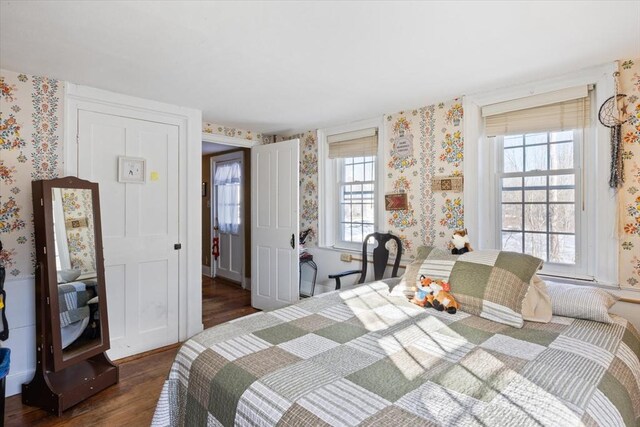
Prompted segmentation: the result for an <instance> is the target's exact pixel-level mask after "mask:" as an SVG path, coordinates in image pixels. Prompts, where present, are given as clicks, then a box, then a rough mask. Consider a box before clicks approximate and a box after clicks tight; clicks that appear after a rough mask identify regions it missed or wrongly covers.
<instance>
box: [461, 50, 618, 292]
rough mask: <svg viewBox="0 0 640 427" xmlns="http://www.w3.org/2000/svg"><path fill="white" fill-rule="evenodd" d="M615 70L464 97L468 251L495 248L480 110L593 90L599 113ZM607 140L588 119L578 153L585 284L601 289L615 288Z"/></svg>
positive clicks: (489, 155) (492, 189)
mask: <svg viewBox="0 0 640 427" xmlns="http://www.w3.org/2000/svg"><path fill="white" fill-rule="evenodd" d="M617 69H618V65H617V63H615V62H613V63H608V64H605V65H601V66H597V67H592V68H588V69H584V70H581V71H578V72H575V73H571V74H567V75H563V76H560V77H557V78H554V79H548V80H545V81H540V82H535V83H529V84H525V85H520V86H514V87H510V88H507V89H502V90H496V91H492V92H486V93H481V94H476V95H467V96H464V98H463V107H464V112H465V119H464V124H463V126H464V135H465V149H464V157H465V161H464V166H463V168H464V175H465V180H464V195H465V227H466V228H467V230H468V231H469V235H470V238H471V243H472V246H474V247H477V248H479V249H494V248H497V247H498V245H497V242H496V233H495V232H494V230H495V218H496V205H495V204H494V203H493V200H495V198H496V186H495V185H494V183H493V182H492V181H491V175H492V174H490V173H483V171H492V170H494V169H493V168H494V164H493V162H494V161H495V158H494V156H495V151H494V150H490V149H488V148H489V147H486V141H485V137H484V134H483V133H484V132H483V127H484V126H483V120H482V114H481V109H482V107H484V106H486V105H490V104H494V103H497V102H503V101H508V100H513V99H517V98H522V97H526V96H532V95H537V94H541V93H546V92H550V91H554V90H561V89H564V88H568V87H572V86H578V85H588V84H594V85H595V95H594V102H593V104H594V105H592V111H596V112H597V108H598V107H599V106H600V105H602V103H603V102H604V101H605V100H606V99H607V98H608V97H610V96H611V95H612V94H613V91H614V83H613V73H614V72H615V71H617ZM594 119H595V120H594ZM609 140H610V136H609V129H607V128H605V127H604V126H601V125H600V124H599V123H598V121H597V118H592V121H591V125H590V127H589V128H587V129H585V134H584V137H583V153H582V154H583V155H584V156H585V158H584V169H585V171H588V173H584V174H583V182H582V185H583V188H584V190H583V194H584V198H585V200H584V203H585V205H586V209H587V211H588V212H590V213H591V214H590V218H589V221H590V222H589V223H587V221H586V220H585V221H583V223H582V228H583V229H585V228H586V230H587V231H586V234H585V235H584V239H585V240H586V241H585V245H586V247H588V248H589V251H588V253H587V254H586V264H587V276H588V277H587V278H586V279H587V280H588V281H591V282H595V283H597V284H599V285H605V286H616V287H617V286H618V240H617V231H616V230H617V219H616V211H617V209H616V206H617V196H616V193H615V192H614V191H613V190H611V189H609V186H608V176H609V158H610V153H609V150H610V142H609ZM481 147H482V149H481ZM559 280H560V279H559ZM583 282H584V281H583Z"/></svg>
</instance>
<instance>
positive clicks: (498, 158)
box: [485, 130, 590, 280]
mask: <svg viewBox="0 0 640 427" xmlns="http://www.w3.org/2000/svg"><path fill="white" fill-rule="evenodd" d="M584 133H585V132H583V131H582V130H578V131H576V132H575V134H574V157H573V158H574V167H573V168H571V170H572V171H574V172H575V174H576V181H575V202H574V206H575V209H576V218H575V221H576V222H575V225H576V233H575V239H576V249H577V253H576V263H575V265H566V264H556V263H551V262H545V263H544V266H543V270H542V271H541V273H540V274H548V275H551V276H556V277H568V276H571V277H572V278H574V279H575V278H581V279H582V280H588V279H590V277H589V276H588V275H587V274H586V271H587V264H586V259H585V256H584V254H586V253H588V247H587V245H586V239H585V238H584V236H586V235H587V228H586V223H587V220H588V218H587V211H586V209H582V206H583V204H582V200H583V197H584V193H583V189H584V185H583V180H584V173H583V170H582V164H583V162H582V158H583V157H582V151H583V143H584ZM503 140H504V138H503V137H502V136H500V137H494V138H487V139H486V140H485V143H487V144H491V150H493V152H494V153H495V154H494V156H493V159H495V160H494V161H495V163H494V166H493V167H492V169H490V170H491V172H490V173H491V174H492V175H493V180H492V182H493V185H494V194H495V195H496V197H495V198H494V199H493V202H494V205H495V212H496V215H495V221H494V233H495V242H496V248H497V247H498V245H499V244H500V240H501V236H502V232H501V225H502V218H501V214H502V211H501V209H502V199H501V197H500V194H499V193H500V179H501V178H502V177H504V176H505V175H506V176H509V173H506V174H505V173H503V172H500V171H501V170H502V169H503V167H504V164H503V161H504V158H503V156H502V152H503V151H502V150H503V149H504V146H503V145H502V144H503V142H502V141H503ZM563 171H565V172H566V171H567V170H552V169H550V170H546V171H541V173H540V174H537V173H536V172H535V171H528V172H527V171H525V172H524V173H522V176H527V175H529V176H552V175H555V174H563ZM518 175H519V176H520V175H521V174H518ZM549 203H550V202H549V201H547V205H549Z"/></svg>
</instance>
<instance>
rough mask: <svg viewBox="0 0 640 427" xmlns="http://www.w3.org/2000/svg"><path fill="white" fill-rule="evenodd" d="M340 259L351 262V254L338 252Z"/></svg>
mask: <svg viewBox="0 0 640 427" xmlns="http://www.w3.org/2000/svg"><path fill="white" fill-rule="evenodd" d="M340 261H344V262H351V254H340Z"/></svg>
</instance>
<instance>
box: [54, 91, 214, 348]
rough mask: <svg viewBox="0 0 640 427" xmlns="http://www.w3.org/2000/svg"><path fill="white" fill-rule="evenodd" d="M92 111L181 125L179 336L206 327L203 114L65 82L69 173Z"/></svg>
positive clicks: (185, 336)
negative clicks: (82, 123) (86, 114)
mask: <svg viewBox="0 0 640 427" xmlns="http://www.w3.org/2000/svg"><path fill="white" fill-rule="evenodd" d="M80 110H85V111H92V112H96V113H102V114H111V115H117V116H122V117H129V118H133V119H139V120H148V121H153V122H160V123H167V124H172V125H175V126H177V127H178V128H179V165H178V171H179V180H180V186H179V201H180V207H179V212H178V218H180V226H179V236H180V243H181V244H182V250H181V251H180V256H179V278H178V282H179V283H178V288H179V291H178V319H179V328H178V329H179V339H180V341H185V340H186V339H188V338H189V337H191V336H193V335H195V334H196V333H198V332H200V331H202V329H203V324H202V270H201V262H200V259H201V257H202V236H201V232H202V210H201V208H200V205H201V199H202V196H201V190H200V184H201V180H202V142H201V141H202V112H201V111H200V110H196V109H192V108H185V107H178V106H175V105H170V104H165V103H161V102H156V101H151V100H147V99H141V98H136V97H132V96H128V95H122V94H118V93H114V92H108V91H105V90H101V89H95V88H91V87H88V86H80V85H76V84H72V83H67V84H66V85H65V119H64V120H65V126H64V173H65V174H66V175H72V176H77V174H78V158H77V150H78V111H80Z"/></svg>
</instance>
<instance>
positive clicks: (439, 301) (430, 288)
mask: <svg viewBox="0 0 640 427" xmlns="http://www.w3.org/2000/svg"><path fill="white" fill-rule="evenodd" d="M450 291H451V286H450V285H449V283H447V282H445V281H444V280H433V279H431V278H430V277H425V276H424V275H422V276H420V285H419V286H418V288H417V290H416V293H415V295H414V297H413V299H412V300H411V302H412V303H414V304H417V305H419V306H420V307H427V308H431V307H433V308H435V309H436V310H438V311H446V312H447V313H451V314H455V313H456V312H457V311H458V309H459V308H460V304H458V303H457V302H456V300H455V299H454V298H453V295H451V294H450V293H449V292H450Z"/></svg>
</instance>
